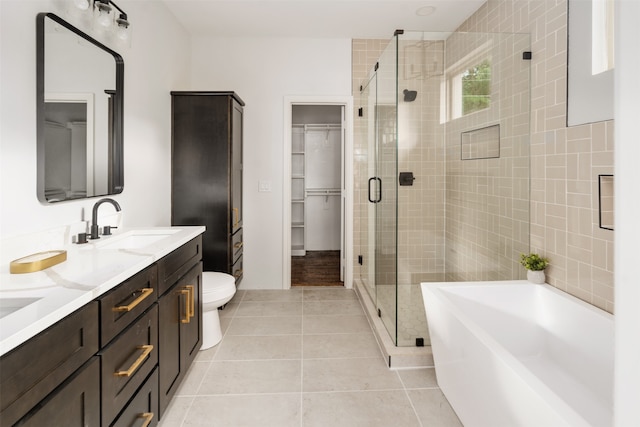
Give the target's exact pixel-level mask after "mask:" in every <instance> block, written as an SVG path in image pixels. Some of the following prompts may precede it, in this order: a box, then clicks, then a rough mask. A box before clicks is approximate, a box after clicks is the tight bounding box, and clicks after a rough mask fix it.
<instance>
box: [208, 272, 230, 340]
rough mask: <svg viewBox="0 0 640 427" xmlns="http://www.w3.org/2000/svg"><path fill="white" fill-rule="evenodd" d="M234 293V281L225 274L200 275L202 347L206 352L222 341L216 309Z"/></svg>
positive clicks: (210, 273) (209, 273)
mask: <svg viewBox="0 0 640 427" xmlns="http://www.w3.org/2000/svg"><path fill="white" fill-rule="evenodd" d="M235 293H236V279H235V278H234V277H233V276H232V275H230V274H226V273H217V272H213V271H204V272H203V273H202V347H201V348H200V350H206V349H208V348H211V347H213V346H214V345H216V344H218V343H219V342H220V340H221V339H222V331H221V330H220V318H219V317H218V307H222V306H223V305H225V304H226V303H228V302H229V301H230V300H231V298H233V296H234V295H235Z"/></svg>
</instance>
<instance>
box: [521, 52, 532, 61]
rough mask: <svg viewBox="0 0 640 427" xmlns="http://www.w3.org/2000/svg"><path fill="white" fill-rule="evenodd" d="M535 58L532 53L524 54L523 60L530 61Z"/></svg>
mask: <svg viewBox="0 0 640 427" xmlns="http://www.w3.org/2000/svg"><path fill="white" fill-rule="evenodd" d="M531 58H533V54H532V53H531V52H528V51H527V52H522V59H524V60H526V61H529V60H531Z"/></svg>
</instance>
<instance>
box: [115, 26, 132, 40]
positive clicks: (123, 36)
mask: <svg viewBox="0 0 640 427" xmlns="http://www.w3.org/2000/svg"><path fill="white" fill-rule="evenodd" d="M116 33H117V34H118V38H119V39H120V40H122V41H127V39H128V38H129V31H128V30H127V28H126V27H122V26H118V30H117V31H116Z"/></svg>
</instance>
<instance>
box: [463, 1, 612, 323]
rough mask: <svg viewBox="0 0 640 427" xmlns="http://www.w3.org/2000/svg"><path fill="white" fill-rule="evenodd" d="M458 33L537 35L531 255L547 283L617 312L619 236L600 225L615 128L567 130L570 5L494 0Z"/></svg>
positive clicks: (533, 79) (533, 69)
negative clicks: (602, 184) (602, 177)
mask: <svg viewBox="0 0 640 427" xmlns="http://www.w3.org/2000/svg"><path fill="white" fill-rule="evenodd" d="M460 31H490V32H522V33H530V34H531V46H532V52H533V60H532V62H531V250H532V251H536V252H539V253H541V254H542V255H544V256H547V257H548V258H549V259H550V260H551V265H550V267H549V268H548V269H547V282H548V283H550V284H551V285H553V286H555V287H557V288H559V289H562V290H565V291H567V292H569V293H571V294H573V295H575V296H577V297H579V298H581V299H583V300H585V301H587V302H589V303H591V304H593V305H595V306H598V307H600V308H603V309H605V310H607V311H609V312H613V308H614V304H613V275H614V267H613V239H614V232H613V231H610V230H603V229H600V228H599V221H598V175H599V174H612V173H613V150H614V141H613V122H612V121H607V122H599V123H593V124H586V125H582V126H574V127H570V128H567V127H566V94H567V77H566V75H567V1H566V0H488V1H487V3H486V4H485V5H484V6H483V7H482V8H481V9H480V10H478V11H477V12H476V13H475V14H474V15H473V16H472V17H471V18H470V19H469V20H468V21H467V22H466V23H465V24H464V25H462V26H461V28H460Z"/></svg>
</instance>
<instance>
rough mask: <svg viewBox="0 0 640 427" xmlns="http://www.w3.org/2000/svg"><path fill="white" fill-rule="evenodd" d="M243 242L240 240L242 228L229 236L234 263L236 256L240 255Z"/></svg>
mask: <svg viewBox="0 0 640 427" xmlns="http://www.w3.org/2000/svg"><path fill="white" fill-rule="evenodd" d="M243 246H244V243H243V241H242V228H241V229H240V230H238V231H236V233H235V234H234V235H233V236H232V238H231V253H232V254H233V257H232V259H233V263H232V264H235V263H236V261H237V260H238V258H240V257H241V256H242V249H243Z"/></svg>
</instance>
